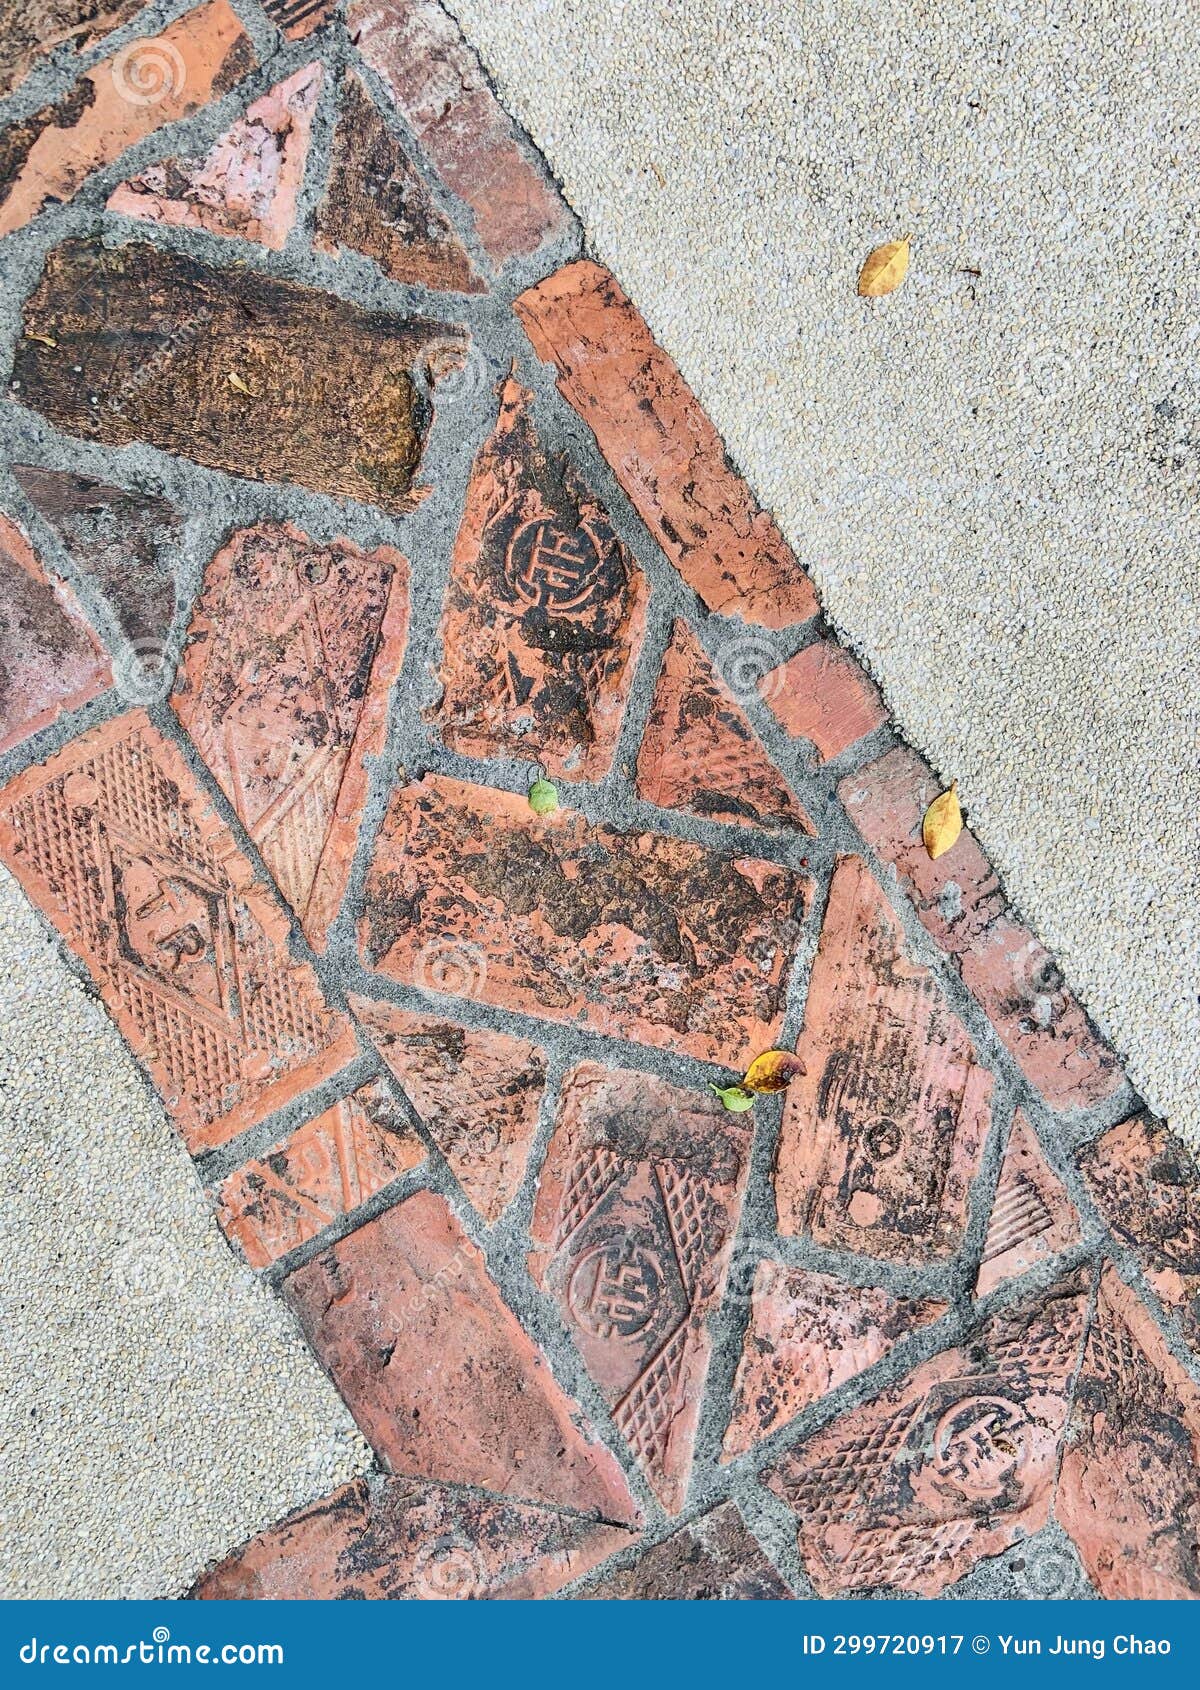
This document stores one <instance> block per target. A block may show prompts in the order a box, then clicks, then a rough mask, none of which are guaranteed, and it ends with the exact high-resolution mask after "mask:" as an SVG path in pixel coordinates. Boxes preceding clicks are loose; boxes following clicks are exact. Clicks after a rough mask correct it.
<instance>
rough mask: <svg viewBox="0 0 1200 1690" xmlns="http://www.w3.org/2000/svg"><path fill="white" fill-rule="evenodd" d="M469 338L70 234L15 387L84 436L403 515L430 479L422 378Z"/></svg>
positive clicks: (248, 274)
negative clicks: (420, 479) (146, 447)
mask: <svg viewBox="0 0 1200 1690" xmlns="http://www.w3.org/2000/svg"><path fill="white" fill-rule="evenodd" d="M39 337H40V338H39ZM465 344H466V342H465V331H464V330H462V329H456V328H454V327H453V325H450V324H446V323H433V322H428V321H426V320H425V319H423V318H417V317H398V316H391V315H383V314H380V313H375V312H368V311H362V310H360V309H359V308H358V307H357V306H355V305H350V304H348V303H347V302H346V301H345V300H344V299H338V298H336V297H335V296H334V295H333V294H329V293H321V292H318V291H317V290H316V289H313V288H306V287H299V286H297V285H296V284H295V283H293V282H284V281H278V280H276V279H274V278H273V277H269V276H263V275H257V274H255V273H254V272H253V271H250V270H247V269H243V268H238V267H235V268H233V269H230V270H214V269H209V268H208V267H207V266H206V265H203V264H199V263H197V261H196V260H195V259H193V258H188V257H186V256H184V255H183V254H178V253H170V252H160V251H159V250H158V249H157V248H155V247H150V246H141V245H130V246H122V247H115V248H111V249H110V248H108V247H105V246H102V245H101V244H100V243H99V242H96V241H67V242H65V243H64V244H63V245H62V246H59V247H56V248H55V249H54V250H53V251H52V252H50V253H49V254H48V255H47V258H46V265H45V269H44V271H43V273H42V278H41V281H40V282H39V283H38V286H37V288H36V289H35V290H34V292H33V293H32V295H31V296H30V298H29V299H28V300H27V302H26V306H25V338H24V339H23V340H21V341H20V342H19V344H18V347H17V353H16V359H15V363H14V391H15V393H16V396H17V397H18V398H19V399H20V400H21V402H22V403H23V404H26V405H30V406H32V407H33V408H34V409H35V410H38V411H41V413H42V414H43V416H46V417H48V418H49V419H50V421H51V422H53V423H55V424H56V425H57V426H58V427H60V428H62V429H65V430H66V431H67V433H69V434H78V435H82V436H83V437H84V438H85V439H88V440H102V441H105V442H107V443H108V444H109V445H115V446H125V445H128V444H129V442H130V441H133V440H144V441H147V442H148V443H149V444H150V445H152V446H157V447H160V448H161V449H162V450H163V451H166V452H176V453H179V454H180V455H181V456H183V457H186V458H193V459H194V460H195V461H196V462H197V463H201V464H206V465H207V466H208V467H209V468H210V469H220V470H226V471H228V472H230V473H231V474H234V475H240V476H245V477H247V478H249V479H251V480H255V481H280V482H296V483H298V484H299V485H300V486H302V487H310V488H312V489H313V490H314V491H316V492H318V493H328V494H332V495H334V496H339V497H344V498H350V499H359V500H362V501H364V502H366V503H368V504H376V505H378V506H379V507H380V509H381V510H385V511H390V512H393V513H403V512H404V511H407V510H410V509H411V508H412V507H413V505H414V504H416V503H417V502H418V501H419V500H420V499H421V498H422V497H423V496H424V493H425V491H426V489H424V488H422V487H420V486H417V485H414V483H415V479H416V474H417V469H418V466H419V464H420V461H421V453H422V451H423V450H424V445H425V438H426V434H427V432H428V428H429V424H430V420H431V416H432V407H431V405H430V401H429V398H428V396H427V393H426V387H427V386H428V383H429V381H431V380H432V379H433V377H434V374H436V372H437V371H441V372H443V373H444V372H445V371H446V370H448V369H449V368H450V367H451V365H452V364H453V362H454V360H455V358H457V359H458V360H459V362H461V358H462V355H463V354H464V351H465Z"/></svg>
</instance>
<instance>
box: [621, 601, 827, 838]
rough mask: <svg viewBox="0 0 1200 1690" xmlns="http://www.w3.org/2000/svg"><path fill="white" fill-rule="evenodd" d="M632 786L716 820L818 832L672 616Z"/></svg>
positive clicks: (665, 803) (698, 648) (685, 630)
mask: <svg viewBox="0 0 1200 1690" xmlns="http://www.w3.org/2000/svg"><path fill="white" fill-rule="evenodd" d="M637 790H638V792H639V793H640V794H641V796H642V797H643V798H646V799H648V800H649V802H650V803H651V804H661V805H663V806H664V808H667V809H680V810H690V811H691V812H692V814H693V815H699V816H709V817H711V818H712V819H713V820H714V821H725V822H743V823H746V822H748V823H750V825H751V826H754V825H759V826H768V827H769V826H782V827H793V828H798V829H800V830H801V831H802V832H804V833H815V832H816V829H815V828H814V827H813V824H812V822H811V821H810V820H809V818H808V816H807V815H805V813H804V810H803V809H802V808H801V806H800V803H799V801H798V800H797V799H796V797H795V796H794V794H793V793H792V792H791V791H790V790H789V788H788V786H787V784H786V783H785V781H784V780H783V777H782V776H781V775H780V773H779V771H778V770H777V769H776V768H775V765H774V764H773V763H772V762H771V759H770V758H769V757H768V756H767V753H766V750H765V748H764V746H763V744H762V741H761V740H760V739H759V737H758V735H757V734H756V733H755V731H754V729H753V728H752V727H751V726H750V723H749V722H748V721H747V720H746V713H745V711H744V710H743V709H742V707H741V705H740V704H739V703H738V702H737V700H736V699H735V698H734V696H733V694H732V693H731V692H730V690H729V688H728V687H727V686H726V685H725V683H724V681H723V680H722V679H721V677H720V676H719V675H718V674H717V672H716V670H715V669H714V667H713V665H712V663H711V662H710V661H709V658H708V656H707V655H706V653H705V652H704V650H703V649H702V647H701V645H700V642H699V640H698V639H697V638H696V636H695V634H693V632H692V630H691V629H690V628H689V627H688V625H687V623H686V622H676V624H675V628H674V631H673V633H672V635H671V643H670V645H669V646H668V647H667V650H666V653H665V655H664V657H663V667H662V674H661V675H660V676H659V678H658V687H657V689H656V691H655V694H654V702H653V704H652V705H651V707H650V718H649V721H648V722H647V723H646V732H645V734H644V736H643V738H642V748H641V750H640V752H639V753H638V764H637Z"/></svg>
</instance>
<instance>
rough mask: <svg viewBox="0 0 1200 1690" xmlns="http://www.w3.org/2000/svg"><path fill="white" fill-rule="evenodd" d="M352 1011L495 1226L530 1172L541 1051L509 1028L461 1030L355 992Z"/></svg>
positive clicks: (542, 1079)
mask: <svg viewBox="0 0 1200 1690" xmlns="http://www.w3.org/2000/svg"><path fill="white" fill-rule="evenodd" d="M350 1008H351V1010H352V1011H353V1012H354V1015H355V1017H356V1018H357V1019H358V1021H360V1022H361V1023H362V1025H363V1026H364V1027H365V1028H366V1030H367V1032H368V1033H369V1034H370V1036H371V1039H372V1042H373V1043H374V1044H375V1046H376V1048H377V1049H378V1051H379V1054H380V1056H382V1058H383V1060H384V1061H385V1062H386V1063H387V1065H388V1067H389V1068H390V1069H391V1071H392V1073H393V1074H394V1075H395V1076H396V1079H397V1080H398V1081H399V1082H400V1084H401V1085H402V1086H403V1087H404V1090H405V1091H406V1092H407V1094H408V1096H409V1098H410V1100H411V1102H412V1104H413V1106H414V1107H415V1109H416V1111H417V1113H418V1114H419V1115H420V1117H421V1120H422V1121H423V1122H424V1124H425V1127H426V1130H427V1131H428V1133H429V1136H430V1138H432V1139H433V1141H434V1143H435V1144H436V1145H437V1147H438V1149H439V1150H440V1151H441V1153H442V1155H443V1156H444V1157H445V1158H446V1161H447V1162H448V1163H449V1164H450V1170H451V1172H452V1173H453V1175H454V1177H455V1179H456V1180H457V1181H458V1182H459V1184H460V1185H461V1186H462V1188H463V1190H464V1191H465V1192H466V1194H467V1196H468V1198H469V1199H470V1200H471V1202H472V1203H473V1204H474V1206H475V1207H476V1209H478V1211H479V1213H480V1214H481V1215H482V1216H483V1218H484V1220H485V1221H486V1222H487V1224H488V1225H489V1226H493V1225H494V1224H495V1222H496V1221H498V1220H499V1219H500V1216H501V1215H502V1214H503V1212H504V1210H505V1209H506V1208H507V1207H508V1205H509V1203H511V1202H512V1200H513V1198H514V1197H515V1196H516V1194H517V1192H518V1191H519V1190H520V1187H521V1182H522V1180H523V1179H524V1177H525V1163H526V1161H527V1159H528V1156H529V1147H530V1145H531V1144H532V1143H533V1137H534V1134H535V1133H536V1132H537V1125H538V1109H539V1105H540V1103H541V1097H542V1091H543V1089H544V1088H545V1084H546V1064H545V1059H544V1058H543V1056H542V1053H541V1051H540V1050H539V1049H538V1048H537V1046H536V1045H532V1044H530V1043H529V1042H528V1040H526V1039H517V1038H514V1037H513V1036H512V1035H511V1034H510V1033H494V1032H492V1031H490V1030H489V1029H488V1028H486V1027H478V1028H477V1027H459V1026H456V1025H455V1024H454V1023H453V1022H449V1021H445V1020H440V1019H439V1018H438V1017H437V1016H435V1015H417V1014H414V1012H413V1011H412V1010H409V1009H401V1008H400V1007H399V1006H398V1005H396V1004H391V1003H381V1002H378V1001H377V1000H373V999H369V998H360V997H352V998H351V999H350Z"/></svg>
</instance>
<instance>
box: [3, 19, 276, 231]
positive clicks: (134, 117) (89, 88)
mask: <svg viewBox="0 0 1200 1690" xmlns="http://www.w3.org/2000/svg"><path fill="white" fill-rule="evenodd" d="M256 63H257V60H256V59H255V56H254V48H253V47H252V45H251V43H250V37H249V36H248V35H247V34H246V32H245V30H244V29H243V28H242V24H241V20H240V19H239V17H238V15H237V13H236V12H235V11H234V10H233V8H232V7H231V6H230V5H229V4H228V0H208V3H207V4H206V5H203V6H197V7H196V9H195V10H194V11H191V12H187V13H185V14H184V16H183V17H181V18H179V19H177V20H176V21H175V22H174V23H172V24H168V26H167V27H166V29H164V30H163V31H162V33H161V34H160V35H156V36H153V37H150V38H147V39H144V40H141V41H132V42H129V43H128V44H127V45H126V46H124V47H122V48H121V49H120V51H119V52H117V53H115V54H113V56H112V57H111V58H107V59H102V60H101V61H100V63H99V64H97V65H93V67H92V68H91V70H89V71H87V72H85V74H84V75H83V76H81V77H80V79H79V81H78V82H77V83H76V84H75V87H74V88H73V89H72V90H71V92H70V93H69V94H66V95H65V96H64V97H63V98H62V99H61V100H60V101H59V102H58V104H57V105H55V106H50V107H47V108H46V109H45V110H44V111H40V112H38V113H36V114H35V115H34V116H33V117H30V118H26V119H24V120H23V121H20V122H18V123H16V124H14V125H13V126H12V128H10V129H9V130H8V131H7V133H6V134H5V135H4V136H3V137H2V138H0V235H7V234H10V233H11V232H12V230H14V229H19V228H21V227H22V226H23V225H24V224H26V223H28V222H29V220H30V218H32V217H36V216H37V214H38V213H39V212H40V211H41V210H42V209H43V208H44V207H45V206H47V205H50V204H59V203H61V202H63V201H66V200H71V199H73V198H74V197H75V194H76V193H77V192H78V190H79V189H80V188H81V187H82V185H83V183H84V181H85V180H86V178H87V177H88V176H89V175H90V174H91V172H92V171H93V170H97V169H99V168H100V167H101V166H103V165H106V164H111V163H112V162H113V160H114V159H116V158H118V157H119V156H120V154H121V153H123V152H124V151H125V150H126V148H128V147H131V146H132V145H133V143H134V142H135V141H140V140H142V139H143V138H144V137H145V136H147V135H151V134H153V133H154V131H155V130H156V129H161V128H162V127H163V125H164V124H167V123H174V122H176V121H177V120H178V119H179V118H182V117H188V116H190V114H191V113H192V112H195V111H199V109H200V107H201V106H204V105H207V104H208V103H209V101H210V100H215V99H219V98H220V96H221V95H222V94H224V93H225V92H226V91H227V90H228V89H230V88H232V87H233V85H234V84H235V83H236V82H238V81H240V80H241V78H242V77H243V76H245V75H246V74H247V73H248V72H249V71H251V70H253V69H254V67H255V65H256Z"/></svg>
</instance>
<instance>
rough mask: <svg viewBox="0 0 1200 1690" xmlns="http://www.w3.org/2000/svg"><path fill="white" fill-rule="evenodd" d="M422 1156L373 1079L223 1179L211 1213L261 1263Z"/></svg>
mask: <svg viewBox="0 0 1200 1690" xmlns="http://www.w3.org/2000/svg"><path fill="white" fill-rule="evenodd" d="M424 1160H425V1146H424V1145H423V1144H422V1143H421V1141H420V1139H419V1138H418V1137H417V1135H416V1133H415V1132H413V1130H412V1128H411V1127H410V1126H409V1125H408V1123H407V1121H405V1119H404V1117H403V1114H402V1112H401V1110H400V1108H399V1106H398V1105H397V1103H396V1100H395V1098H394V1097H393V1096H392V1094H391V1092H390V1091H389V1090H388V1089H387V1087H386V1086H385V1085H382V1084H381V1083H380V1082H379V1081H378V1080H371V1081H369V1082H368V1084H367V1085H365V1086H360V1087H359V1089H358V1090H357V1091H356V1092H352V1093H351V1094H350V1096H349V1097H344V1098H342V1099H341V1101H340V1102H338V1103H335V1104H334V1105H333V1106H332V1108H329V1109H326V1110H325V1112H324V1113H323V1114H321V1115H318V1116H317V1118H316V1120H315V1121H309V1122H308V1124H307V1126H303V1127H301V1128H299V1130H298V1131H297V1132H294V1133H293V1134H292V1135H291V1137H290V1138H289V1139H287V1140H286V1141H285V1143H283V1144H281V1145H280V1146H279V1148H278V1149H277V1150H272V1151H271V1152H270V1153H269V1154H268V1155H266V1156H264V1157H263V1158H262V1159H261V1161H255V1162H247V1164H246V1166H245V1167H244V1168H239V1169H238V1170H237V1172H236V1173H234V1174H230V1176H229V1178H228V1179H227V1180H226V1181H225V1183H224V1185H223V1186H222V1187H221V1191H220V1195H219V1198H218V1202H217V1219H218V1220H219V1221H220V1223H221V1226H222V1228H223V1229H224V1231H225V1233H226V1234H227V1236H228V1237H230V1238H232V1239H233V1240H234V1242H235V1243H237V1244H238V1245H240V1247H241V1250H242V1254H243V1255H244V1256H245V1258H246V1260H247V1261H248V1262H249V1263H250V1266H251V1267H255V1268H263V1267H267V1266H269V1264H270V1263H271V1262H274V1261H277V1260H278V1259H279V1257H280V1256H286V1255H287V1253H288V1251H289V1250H294V1249H296V1247H297V1246H298V1245H300V1244H306V1243H307V1242H308V1241H309V1239H310V1238H316V1237H317V1235H318V1234H319V1233H321V1232H323V1231H324V1230H325V1228H326V1227H327V1226H329V1225H331V1223H332V1222H334V1221H336V1220H338V1219H340V1217H341V1216H342V1215H346V1214H349V1213H350V1211H351V1210H352V1209H356V1208H357V1207H358V1205H359V1204H360V1203H365V1202H366V1200H367V1198H368V1197H373V1196H374V1195H375V1193H376V1192H377V1191H382V1190H383V1188H384V1186H386V1185H390V1184H391V1183H392V1181H393V1180H395V1179H399V1178H400V1175H401V1174H403V1173H406V1172H407V1171H408V1170H409V1169H410V1168H415V1167H417V1166H418V1165H419V1164H420V1163H421V1162H423V1161H424Z"/></svg>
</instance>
